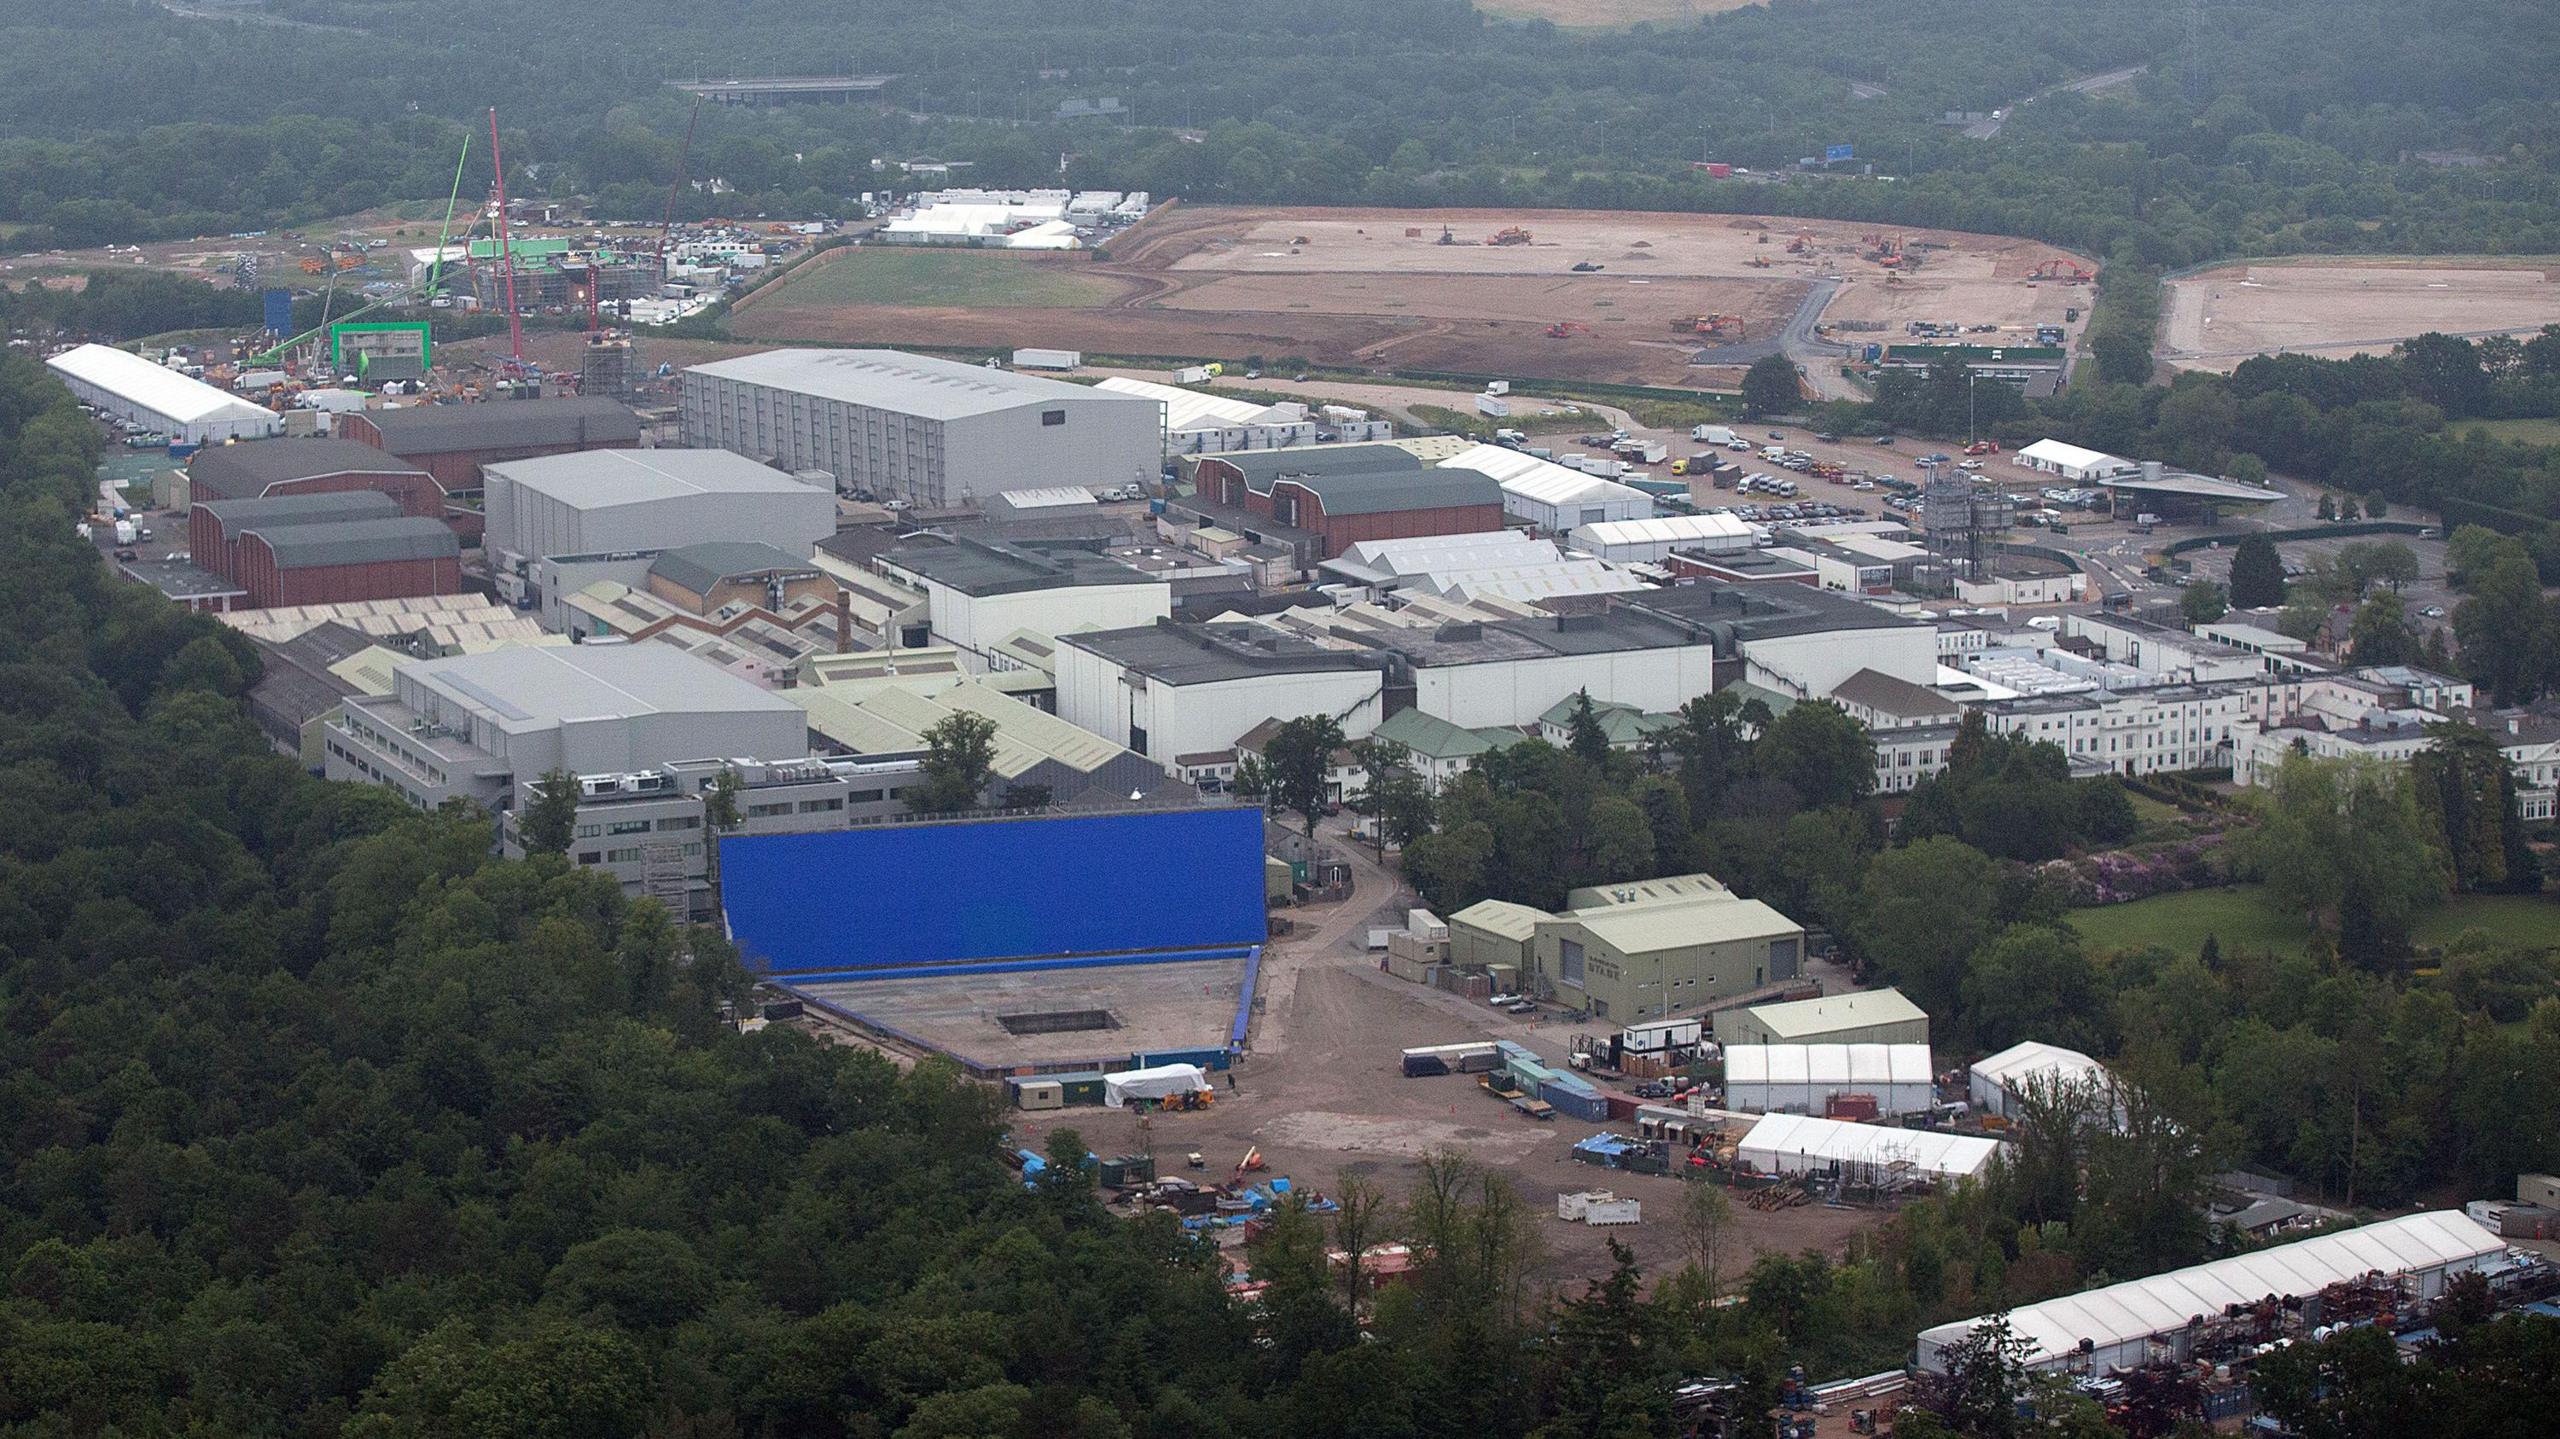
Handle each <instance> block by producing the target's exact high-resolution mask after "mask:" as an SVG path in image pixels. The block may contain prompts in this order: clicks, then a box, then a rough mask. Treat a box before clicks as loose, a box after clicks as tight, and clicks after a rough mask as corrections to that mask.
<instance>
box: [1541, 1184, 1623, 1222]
mask: <svg viewBox="0 0 2560 1439" xmlns="http://www.w3.org/2000/svg"><path fill="white" fill-rule="evenodd" d="M1643 1217H1644V1206H1643V1204H1642V1202H1641V1201H1638V1200H1634V1199H1620V1198H1619V1197H1618V1196H1617V1195H1615V1194H1612V1193H1610V1192H1609V1191H1608V1190H1606V1189H1591V1190H1585V1191H1583V1192H1582V1193H1579V1194H1559V1195H1557V1196H1556V1218H1558V1219H1563V1220H1567V1221H1571V1220H1577V1219H1578V1220H1580V1221H1582V1222H1583V1223H1584V1224H1588V1225H1594V1226H1598V1225H1609V1224H1635V1223H1638V1222H1640V1221H1641V1220H1642V1219H1643Z"/></svg>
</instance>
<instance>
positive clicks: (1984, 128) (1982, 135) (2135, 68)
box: [1964, 65, 2151, 140]
mask: <svg viewBox="0 0 2560 1439" xmlns="http://www.w3.org/2000/svg"><path fill="white" fill-rule="evenodd" d="M2150 68H2151V67H2150V66H2148V65H2127V66H2125V67H2124V68H2123V69H2121V70H2109V71H2107V72H2105V73H2104V74H2099V75H2083V76H2081V77H2080V78H2079V79H2077V80H2065V81H2063V82H2062V83H2061V84H2059V85H2049V86H2047V87H2045V88H2044V89H2042V90H2038V91H2037V92H2036V93H2034V94H2032V95H2029V96H2028V97H2027V98H2025V99H2024V100H2020V101H2018V102H2017V103H2016V104H2014V105H2011V106H2009V107H2008V108H2007V109H2005V110H2000V111H1997V112H1995V113H1996V114H1998V116H1999V117H2000V118H1998V119H1996V120H1976V121H1974V122H1973V123H1972V124H1970V125H1967V126H1965V127H1964V137H1965V138H1966V139H1968V140H1988V139H1990V138H1991V137H1993V136H1995V135H1997V134H1999V133H2000V127H2001V126H2002V125H2005V124H2007V123H2008V122H2009V117H2010V116H2012V115H2015V114H2017V113H2018V110H2019V108H2020V107H2021V106H2026V105H2032V104H2034V103H2035V102H2037V101H2038V100H2041V99H2043V98H2045V97H2046V96H2048V95H2060V94H2062V93H2064V92H2066V91H2068V92H2070V93H2072V94H2077V95H2086V94H2088V93H2089V92H2090V91H2092V90H2104V89H2107V88H2108V87H2110V86H2114V85H2121V84H2123V83H2124V82H2126V81H2127V80H2130V79H2132V78H2133V77H2134V76H2136V75H2139V74H2141V73H2142V72H2143V71H2145V70H2148V69H2150Z"/></svg>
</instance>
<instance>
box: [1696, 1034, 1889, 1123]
mask: <svg viewBox="0 0 2560 1439" xmlns="http://www.w3.org/2000/svg"><path fill="white" fill-rule="evenodd" d="M1836 1094H1872V1095H1874V1096H1875V1098H1876V1105H1877V1107H1878V1109H1879V1110H1880V1111H1881V1112H1883V1113H1885V1114H1913V1113H1917V1112H1920V1111H1922V1110H1926V1109H1927V1108H1928V1107H1929V1106H1930V1104H1931V1103H1932V1102H1933V1101H1934V1100H1935V1099H1936V1098H1937V1093H1936V1087H1935V1085H1934V1084H1933V1083H1932V1080H1931V1074H1930V1067H1929V1046H1927V1045H1925V1044H1737V1045H1733V1046H1731V1047H1730V1048H1728V1049H1726V1050H1725V1052H1724V1099H1725V1107H1726V1108H1728V1109H1733V1110H1738V1111H1740V1112H1742V1113H1744V1114H1775V1113H1779V1112H1781V1111H1784V1112H1787V1113H1791V1114H1820V1113H1821V1112H1822V1110H1823V1106H1824V1105H1825V1104H1826V1103H1827V1102H1828V1101H1829V1100H1830V1099H1831V1097H1832V1096H1833V1095H1836Z"/></svg>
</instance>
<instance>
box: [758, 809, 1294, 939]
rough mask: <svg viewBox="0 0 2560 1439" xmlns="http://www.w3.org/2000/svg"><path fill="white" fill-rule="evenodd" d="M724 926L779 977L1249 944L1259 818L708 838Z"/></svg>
mask: <svg viewBox="0 0 2560 1439" xmlns="http://www.w3.org/2000/svg"><path fill="white" fill-rule="evenodd" d="M720 877H721V889H722V892H723V897H724V900H725V903H726V905H727V910H728V918H729V929H730V933H731V934H732V935H733V936H735V937H736V939H737V942H738V946H739V948H740V949H741V950H742V951H743V952H744V953H745V955H746V959H747V963H748V964H749V965H750V966H751V967H754V968H759V969H767V970H772V971H776V972H781V973H792V972H797V971H803V970H821V969H862V968H870V967H873V966H879V965H915V964H945V963H952V962H967V961H984V960H1001V959H1025V958H1033V957H1046V956H1064V955H1099V954H1121V953H1128V952H1131V951H1141V950H1162V949H1182V948H1210V947H1222V946H1236V945H1247V944H1259V943H1260V942H1261V941H1262V939H1263V937H1264V935H1265V933H1266V932H1267V921H1266V919H1265V910H1264V906H1263V896H1262V811H1261V810H1259V809H1257V808H1254V807H1251V806H1244V807H1237V808H1226V809H1203V810H1179V811H1173V812H1169V813H1162V814H1127V815H1097V816H1072V817H1066V818H1054V819H1048V818H1044V819H1020V820H991V821H987V822H984V823H976V824H935V825H913V826H881V827H878V828H870V829H855V830H843V831H837V832H833V833H827V834H795V835H761V836H753V837H739V838H733V839H725V840H722V841H721V842H720Z"/></svg>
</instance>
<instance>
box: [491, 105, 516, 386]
mask: <svg viewBox="0 0 2560 1439" xmlns="http://www.w3.org/2000/svg"><path fill="white" fill-rule="evenodd" d="M489 169H490V172H491V173H492V174H494V175H496V176H497V191H498V263H499V265H500V266H501V267H503V268H504V270H505V272H506V276H507V354H508V355H509V356H511V357H513V358H514V359H515V361H516V362H517V363H518V364H522V363H523V362H524V316H523V314H522V313H520V312H519V311H518V310H517V309H516V247H515V245H514V244H513V242H511V241H510V240H509V239H508V238H507V162H506V161H505V160H504V159H503V158H501V157H500V155H499V151H498V107H497V106H495V105H492V106H490V107H489Z"/></svg>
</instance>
